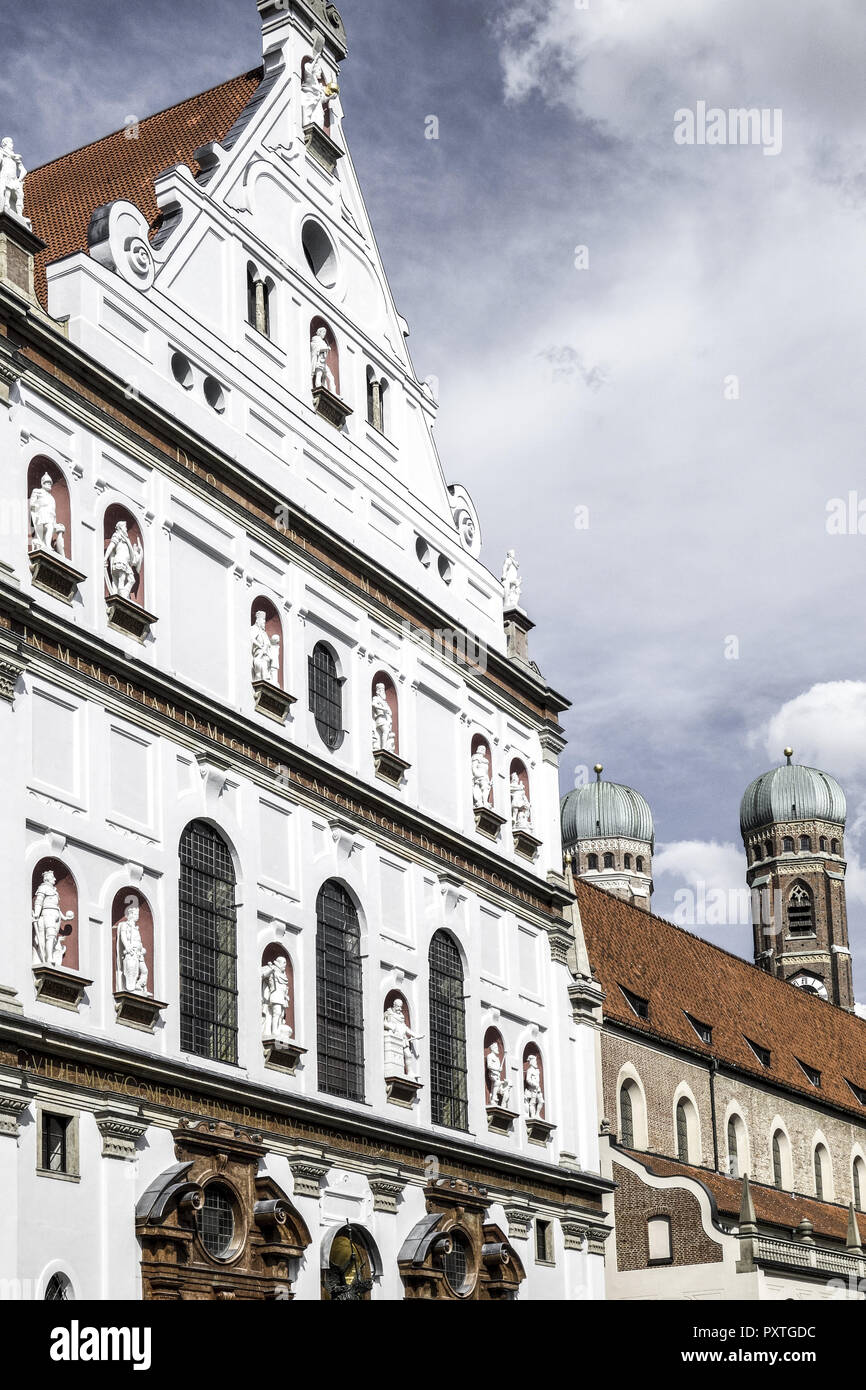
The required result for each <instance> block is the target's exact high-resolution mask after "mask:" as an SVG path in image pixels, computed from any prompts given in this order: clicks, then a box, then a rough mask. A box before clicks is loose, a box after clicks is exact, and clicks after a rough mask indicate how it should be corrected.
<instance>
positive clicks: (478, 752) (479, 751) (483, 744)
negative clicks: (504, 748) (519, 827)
mask: <svg viewBox="0 0 866 1390" xmlns="http://www.w3.org/2000/svg"><path fill="white" fill-rule="evenodd" d="M470 756H471V758H472V760H473V764H474V761H475V758H476V757H479V756H482V757H483V758H484V760H485V762H486V763H487V777H488V779H489V782H490V790H489V791H488V793H487V801H486V803H481V802H478V801H477V800H476V796H475V778H474V776H473V798H472V799H473V801H475V802H476V805H480V804H486V805H488V806H492V805H493V756H492V754H491V752H490V742H489V740H488V738H487V735H486V734H473V735H472V746H471V749H470Z"/></svg>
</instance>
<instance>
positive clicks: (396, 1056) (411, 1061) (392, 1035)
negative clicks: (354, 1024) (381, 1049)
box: [384, 999, 422, 1081]
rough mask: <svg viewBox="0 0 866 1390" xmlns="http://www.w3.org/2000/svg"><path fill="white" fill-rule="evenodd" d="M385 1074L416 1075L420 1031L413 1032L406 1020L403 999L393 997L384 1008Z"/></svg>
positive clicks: (414, 1077) (415, 1077)
mask: <svg viewBox="0 0 866 1390" xmlns="http://www.w3.org/2000/svg"><path fill="white" fill-rule="evenodd" d="M384 1027H385V1075H386V1076H410V1077H411V1078H412V1079H413V1081H414V1080H417V1077H418V1065H417V1063H418V1048H417V1047H416V1045H415V1044H416V1043H419V1042H421V1040H422V1037H421V1034H420V1033H413V1032H412V1029H411V1028H410V1027H409V1024H408V1023H407V1021H406V1013H405V1010H404V1008H403V1000H402V999H395V1000H394V1003H393V1004H392V1005H391V1007H390V1009H386V1010H385V1018H384Z"/></svg>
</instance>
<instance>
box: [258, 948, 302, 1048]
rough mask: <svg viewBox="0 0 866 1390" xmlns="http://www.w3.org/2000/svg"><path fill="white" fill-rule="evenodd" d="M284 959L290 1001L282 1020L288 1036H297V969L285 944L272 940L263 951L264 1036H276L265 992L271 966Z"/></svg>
mask: <svg viewBox="0 0 866 1390" xmlns="http://www.w3.org/2000/svg"><path fill="white" fill-rule="evenodd" d="M280 960H281V961H283V963H284V966H285V972H286V981H287V984H288V1003H287V1004H286V1007H285V1009H284V1010H283V1014H282V1021H283V1026H284V1030H285V1033H286V1034H287V1035H288V1038H293V1037H294V1036H295V970H294V966H293V965H292V958H291V956H290V955H289V953H288V951H287V950H286V948H285V947H284V946H281V945H280V944H279V942H277V941H272V942H271V943H270V944H269V945H268V946H266V947H265V949H264V951H263V952H262V1036H263V1037H265V1038H272V1037H274V1036H275V1035H274V1032H273V1031H272V1028H271V1027H270V1026H269V1018H268V1013H267V1010H266V1007H265V992H266V986H267V981H268V978H269V973H270V972H269V967H270V966H272V965H273V964H274V963H275V962H276V961H280Z"/></svg>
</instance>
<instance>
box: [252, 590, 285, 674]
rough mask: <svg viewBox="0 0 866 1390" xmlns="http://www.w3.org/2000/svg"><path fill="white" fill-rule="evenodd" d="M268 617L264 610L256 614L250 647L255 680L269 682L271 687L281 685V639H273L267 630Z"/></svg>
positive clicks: (275, 636)
mask: <svg viewBox="0 0 866 1390" xmlns="http://www.w3.org/2000/svg"><path fill="white" fill-rule="evenodd" d="M267 621H268V615H267V613H265V611H264V609H259V611H258V613H256V621H255V624H254V625H253V627H252V629H251V631H250V646H251V648H252V658H253V680H254V681H268V683H269V684H270V685H279V683H280V639H279V636H277V635H276V634H275V635H274V636H273V637H271V635H270V634H269V632H268V630H267Z"/></svg>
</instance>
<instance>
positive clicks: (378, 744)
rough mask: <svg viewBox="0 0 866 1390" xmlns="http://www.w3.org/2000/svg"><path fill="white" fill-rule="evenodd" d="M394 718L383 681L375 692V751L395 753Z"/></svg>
mask: <svg viewBox="0 0 866 1390" xmlns="http://www.w3.org/2000/svg"><path fill="white" fill-rule="evenodd" d="M395 742H396V741H395V738H394V717H393V715H392V714H391V706H390V705H389V704H388V697H387V695H386V694H385V687H384V685H383V684H382V682H381V681H379V682H378V684H377V685H376V688H375V690H374V691H373V749H374V751H375V750H377V749H379V748H384V750H385V752H386V753H395V752H396V751H397V750H396V747H395Z"/></svg>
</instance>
